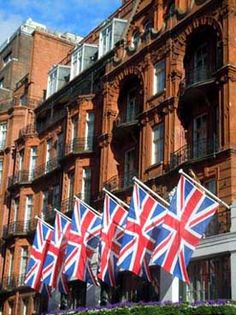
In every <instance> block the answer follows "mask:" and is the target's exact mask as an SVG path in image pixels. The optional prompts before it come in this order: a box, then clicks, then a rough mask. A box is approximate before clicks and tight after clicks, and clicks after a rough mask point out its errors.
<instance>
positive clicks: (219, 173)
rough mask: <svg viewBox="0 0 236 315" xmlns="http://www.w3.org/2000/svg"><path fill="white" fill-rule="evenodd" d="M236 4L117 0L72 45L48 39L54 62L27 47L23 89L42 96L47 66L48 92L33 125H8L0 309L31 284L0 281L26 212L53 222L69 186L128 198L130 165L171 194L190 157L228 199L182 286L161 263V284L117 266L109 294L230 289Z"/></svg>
mask: <svg viewBox="0 0 236 315" xmlns="http://www.w3.org/2000/svg"><path fill="white" fill-rule="evenodd" d="M235 12H236V5H235V3H234V1H230V0H225V1H223V0H222V1H213V0H195V1H190V0H175V1H165V0H145V1H141V0H136V1H135V0H133V1H132V0H128V1H123V4H122V6H121V8H120V9H118V10H117V11H116V12H114V14H113V15H112V16H110V17H109V18H108V19H107V20H106V21H105V22H104V23H102V24H101V25H99V26H98V27H97V28H96V29H95V30H93V31H92V32H91V33H90V34H88V36H87V37H85V38H84V39H83V40H82V41H81V42H80V43H79V45H78V46H77V47H76V48H75V49H74V50H73V51H72V52H71V53H70V54H69V55H67V54H68V51H69V47H68V46H67V48H66V47H65V46H64V50H63V47H61V46H60V49H56V48H55V46H53V47H54V48H55V49H56V51H57V52H58V53H59V51H60V53H61V55H60V56H57V58H58V59H57V61H52V63H57V62H58V63H59V64H58V65H57V66H54V67H53V68H52V69H50V60H51V59H50V52H51V51H52V50H53V49H54V48H53V47H52V48H51V47H49V46H48V49H49V51H50V52H49V53H48V52H47V55H48V58H49V59H50V60H48V65H47V66H46V63H44V65H43V66H42V64H41V63H40V62H39V61H38V60H39V59H41V57H40V55H37V56H35V59H34V61H33V63H32V66H31V67H32V68H31V72H30V73H32V74H33V73H35V79H34V80H31V79H30V80H29V81H27V82H28V85H29V89H30V88H31V85H30V82H31V81H33V82H35V85H33V87H32V88H31V91H32V93H33V94H32V96H33V95H35V96H36V97H41V96H42V93H43V89H45V77H44V79H43V71H44V70H45V72H44V74H46V73H47V72H48V71H49V70H50V72H49V80H48V85H47V92H46V99H45V100H44V101H43V102H41V103H40V104H38V106H37V107H36V106H35V107H34V108H33V110H31V112H30V113H31V114H29V115H31V116H30V118H29V119H28V120H27V122H26V123H25V124H24V125H23V126H26V125H27V124H29V123H33V122H35V125H34V126H35V128H34V127H27V128H25V129H23V130H22V131H21V132H20V133H19V134H18V130H19V128H20V127H18V129H17V128H14V136H12V140H11V141H12V142H11V143H12V149H11V151H9V150H8V151H7V152H9V153H8V154H9V156H11V164H10V165H11V166H9V167H8V168H7V169H8V170H9V172H11V173H10V174H12V177H10V178H9V180H8V188H7V190H6V186H3V187H5V188H4V189H3V190H2V191H3V192H4V195H5V193H6V194H7V200H8V204H7V205H6V204H5V203H3V201H2V203H3V207H5V208H4V209H5V211H3V212H2V213H7V214H5V216H4V217H3V220H2V221H1V222H3V226H2V228H3V236H2V241H1V246H2V258H3V259H2V265H1V269H2V287H1V292H0V298H1V300H2V301H3V303H4V308H3V313H4V314H13V312H14V314H30V313H29V312H30V311H32V307H33V306H32V305H33V303H32V301H33V296H35V295H34V293H32V291H31V290H29V289H28V288H26V287H24V286H23V285H22V287H20V289H16V285H15V287H14V285H13V288H10V287H9V281H10V283H11V279H13V277H12V275H13V274H15V275H16V278H17V277H18V278H17V279H19V274H21V273H23V272H20V268H21V267H20V266H23V265H21V264H17V261H22V264H23V261H25V260H24V259H25V258H24V257H25V256H26V257H27V252H28V250H29V247H30V242H32V235H33V232H34V229H35V221H34V215H36V214H40V213H42V214H43V216H44V219H45V220H46V221H48V222H53V219H54V216H55V213H54V211H53V208H57V209H59V210H60V211H62V212H63V213H65V214H67V215H69V216H70V215H71V212H72V207H73V197H74V195H79V196H80V197H81V198H82V199H83V200H85V201H87V202H88V203H89V204H91V205H92V206H93V207H94V208H96V209H97V210H99V211H102V202H103V193H102V189H103V187H106V188H107V189H109V190H110V191H111V192H113V193H114V194H116V195H117V196H118V197H119V198H121V199H122V200H124V201H126V202H127V203H128V202H129V200H130V196H131V192H132V178H133V176H134V175H136V176H137V177H138V178H140V179H141V180H142V181H143V182H144V183H145V184H146V185H148V186H149V187H151V188H152V189H153V190H154V191H157V192H158V193H159V194H160V195H162V196H163V197H164V198H167V199H168V195H169V192H170V191H171V190H172V189H173V188H174V187H175V185H176V183H177V181H178V178H179V174H178V170H179V169H180V168H183V169H184V170H186V171H188V170H189V169H190V168H191V169H193V170H194V172H195V173H196V175H197V176H198V178H199V180H200V181H201V182H202V184H203V185H205V186H206V187H207V188H208V189H209V190H211V191H213V192H214V193H215V194H216V195H217V196H218V197H220V198H221V199H222V200H224V201H225V202H227V203H228V204H232V208H231V210H230V211H227V210H226V209H224V208H223V207H221V208H220V209H219V211H218V213H217V215H216V216H215V218H214V220H213V221H212V222H211V224H210V226H209V228H208V231H207V233H206V237H205V238H204V239H203V240H202V242H201V245H200V246H199V248H198V249H197V250H196V252H195V253H194V257H193V259H192V261H191V263H190V266H189V275H190V279H191V284H190V286H186V285H184V284H182V283H177V282H176V281H175V280H174V281H173V282H172V280H171V279H170V278H169V276H168V275H167V274H164V273H163V272H162V271H160V270H157V271H156V277H157V283H158V286H159V288H157V287H153V286H152V285H151V284H147V283H145V282H143V281H141V280H140V279H138V278H136V277H134V276H131V275H129V274H122V275H121V279H120V287H119V290H118V291H119V292H112V301H117V300H131V301H136V300H138V299H142V300H151V299H168V300H170V299H172V300H176V299H180V298H181V299H186V300H189V301H192V300H204V299H216V298H226V299H230V298H232V299H235V298H236V287H235V284H234V283H236V274H235V264H236V256H235V250H236V241H235V231H236V223H235V217H236V216H235V207H234V199H235V195H236V189H235V184H234V180H233V179H234V172H235V167H234V161H235V143H236V137H235V136H236V135H235V123H234V110H235V106H236V104H235V91H236V89H235V82H236V81H235V78H236V72H235V69H236V68H235V64H236V54H235V50H236V42H235V35H236V34H235V21H236V17H235ZM36 34H37V33H35V35H34V36H35V45H37V44H39V45H40V47H42V46H43V44H40V40H43V36H41V37H40V34H39V35H38V36H39V38H37V36H36ZM45 36H46V35H45ZM57 44H58V45H59V41H58V42H57ZM55 45H56V44H55ZM60 45H62V44H60ZM62 46H63V45H62ZM52 56H55V55H54V54H52ZM60 57H61V58H60ZM52 63H51V64H52ZM37 71H39V72H40V74H42V77H41V76H40V75H38V74H37ZM41 79H42V81H41ZM22 84H23V82H22ZM19 88H20V87H19ZM21 110H22V107H20V108H19V109H18V112H19V117H21V116H20V114H21ZM28 112H29V109H28V111H27V113H28ZM3 115H4V113H3ZM3 117H4V118H3V119H5V116H3ZM6 117H8V116H6ZM34 118H35V120H34ZM19 119H20V121H21V118H19ZM12 121H13V125H12V126H15V125H14V120H12ZM16 126H20V124H19V125H16ZM12 130H13V127H12ZM12 132H13V131H12ZM8 137H9V136H8ZM13 145H14V148H13ZM4 152H6V150H5V151H4ZM4 154H6V153H4ZM9 160H10V158H9ZM4 163H5V160H4ZM9 163H10V162H9ZM9 172H8V173H7V172H6V171H5V173H4V174H3V177H2V178H4V181H3V183H5V185H6V178H7V176H8V175H10V174H9ZM2 196H3V195H2ZM4 198H5V197H4ZM2 200H3V197H2ZM4 200H5V199H4ZM16 208H19V210H18V214H17V217H16V216H15V212H14V209H16ZM1 215H2V214H1ZM26 226H27V229H25V227H26ZM16 227H17V229H16ZM20 253H21V254H20ZM20 255H21V256H20ZM24 255H25V256H24ZM12 257H14V267H12V268H13V269H12V273H11V271H9V270H10V267H11V266H12V264H11V262H10V261H11V259H12V261H13V258H12ZM19 257H21V258H19ZM22 268H23V267H22ZM4 281H6V282H4ZM7 281H8V282H7ZM171 283H172V284H171ZM222 284H223V285H222ZM78 286H79V285H78V284H71V294H72V305H75V306H77V305H80V304H83V303H84V299H85V297H84V296H83V295H82V294H81V296H79V294H78V292H77V291H76V290H77V288H78ZM36 301H38V300H37V296H36V298H35V303H36ZM87 301H88V299H87ZM29 305H30V306H29ZM11 307H12V313H11ZM22 309H23V310H24V311H25V313H23V311H22ZM35 309H37V307H36V308H35ZM20 310H21V311H20Z"/></svg>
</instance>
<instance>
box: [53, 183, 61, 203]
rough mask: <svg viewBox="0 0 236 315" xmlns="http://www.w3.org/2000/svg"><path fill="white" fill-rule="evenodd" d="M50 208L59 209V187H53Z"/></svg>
mask: <svg viewBox="0 0 236 315" xmlns="http://www.w3.org/2000/svg"><path fill="white" fill-rule="evenodd" d="M52 206H53V208H56V209H59V208H60V186H59V185H56V186H54V187H53V191H52Z"/></svg>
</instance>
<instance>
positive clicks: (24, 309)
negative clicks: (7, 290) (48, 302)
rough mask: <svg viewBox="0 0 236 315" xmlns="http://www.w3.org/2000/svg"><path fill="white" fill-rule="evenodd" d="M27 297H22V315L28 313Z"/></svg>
mask: <svg viewBox="0 0 236 315" xmlns="http://www.w3.org/2000/svg"><path fill="white" fill-rule="evenodd" d="M28 302H29V301H28V299H22V312H21V314H22V315H28Z"/></svg>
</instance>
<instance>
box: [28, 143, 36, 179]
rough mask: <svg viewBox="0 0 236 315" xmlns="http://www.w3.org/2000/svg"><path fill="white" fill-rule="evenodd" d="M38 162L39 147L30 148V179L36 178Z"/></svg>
mask: <svg viewBox="0 0 236 315" xmlns="http://www.w3.org/2000/svg"><path fill="white" fill-rule="evenodd" d="M36 163H37V147H31V148H30V165H29V180H32V179H33V178H34V174H35V169H36Z"/></svg>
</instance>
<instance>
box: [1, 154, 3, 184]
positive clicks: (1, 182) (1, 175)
mask: <svg viewBox="0 0 236 315" xmlns="http://www.w3.org/2000/svg"><path fill="white" fill-rule="evenodd" d="M2 174H3V160H0V185H2Z"/></svg>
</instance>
